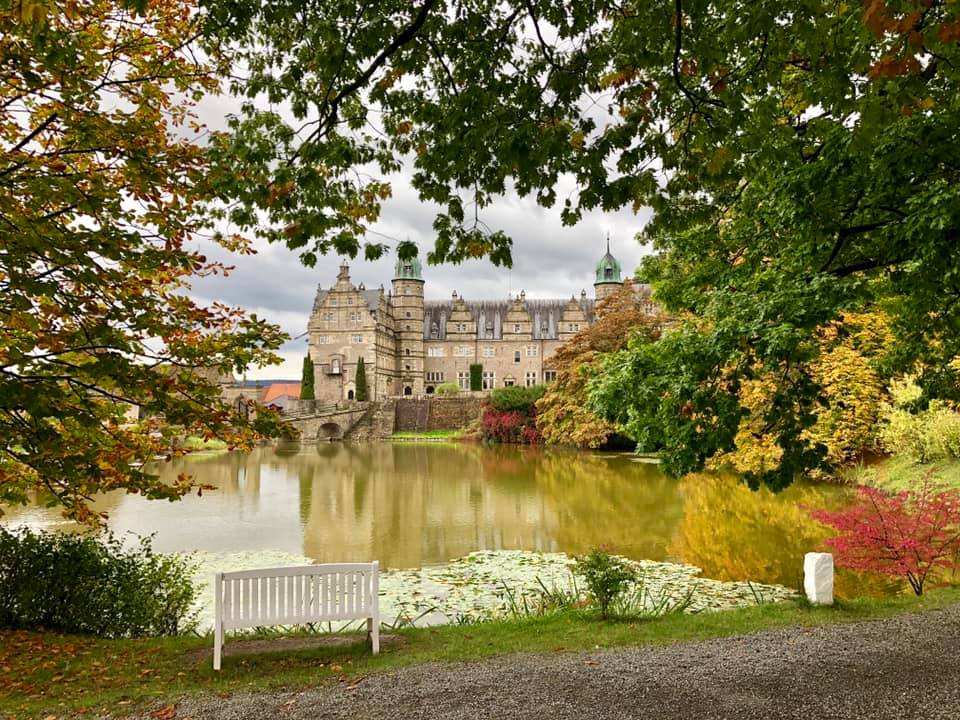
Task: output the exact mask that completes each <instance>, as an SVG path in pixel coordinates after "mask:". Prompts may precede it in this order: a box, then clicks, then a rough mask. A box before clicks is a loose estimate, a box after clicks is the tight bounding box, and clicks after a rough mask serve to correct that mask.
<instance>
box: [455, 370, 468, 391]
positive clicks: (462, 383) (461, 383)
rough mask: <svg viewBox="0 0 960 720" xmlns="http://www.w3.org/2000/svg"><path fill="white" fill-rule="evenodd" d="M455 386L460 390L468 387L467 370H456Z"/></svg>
mask: <svg viewBox="0 0 960 720" xmlns="http://www.w3.org/2000/svg"><path fill="white" fill-rule="evenodd" d="M457 387H458V388H460V389H461V390H469V389H470V373H468V372H458V373H457Z"/></svg>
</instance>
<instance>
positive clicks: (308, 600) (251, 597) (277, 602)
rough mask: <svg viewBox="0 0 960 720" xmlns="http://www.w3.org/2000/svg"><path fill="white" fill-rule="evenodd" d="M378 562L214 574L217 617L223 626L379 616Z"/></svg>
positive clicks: (258, 625)
mask: <svg viewBox="0 0 960 720" xmlns="http://www.w3.org/2000/svg"><path fill="white" fill-rule="evenodd" d="M378 570H379V568H378V563H376V562H373V563H345V564H341V565H304V566H302V567H285V568H267V569H263V570H242V571H239V572H227V573H217V575H216V579H215V583H214V593H215V594H214V601H215V608H214V612H215V619H214V621H215V622H217V623H222V627H223V629H224V630H231V629H235V628H245V627H261V626H263V627H265V626H267V625H302V624H305V623H312V622H321V621H327V620H355V619H362V618H374V619H376V620H377V621H379V615H380V614H379V612H378V604H377V595H378V594H379V574H378Z"/></svg>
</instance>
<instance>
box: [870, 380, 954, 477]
mask: <svg viewBox="0 0 960 720" xmlns="http://www.w3.org/2000/svg"><path fill="white" fill-rule="evenodd" d="M919 394H920V389H919V388H918V387H917V386H916V385H915V384H914V383H913V382H912V381H911V380H910V379H907V380H904V381H902V382H897V383H894V384H893V386H892V387H891V396H892V397H893V400H894V404H893V405H892V406H890V405H886V406H884V409H883V426H882V427H881V429H880V442H881V444H882V445H883V447H884V449H885V450H886V451H887V452H889V453H891V454H893V455H904V456H906V457H908V458H910V459H911V460H913V461H914V462H918V463H927V462H931V461H933V460H943V459H946V458H960V413H958V412H957V411H956V410H954V409H953V408H952V407H951V406H950V405H948V404H947V403H945V402H943V401H941V400H933V401H931V402H930V404H929V405H928V406H927V407H926V409H923V410H919V411H916V412H912V410H913V408H915V407H916V404H917V399H918V397H919Z"/></svg>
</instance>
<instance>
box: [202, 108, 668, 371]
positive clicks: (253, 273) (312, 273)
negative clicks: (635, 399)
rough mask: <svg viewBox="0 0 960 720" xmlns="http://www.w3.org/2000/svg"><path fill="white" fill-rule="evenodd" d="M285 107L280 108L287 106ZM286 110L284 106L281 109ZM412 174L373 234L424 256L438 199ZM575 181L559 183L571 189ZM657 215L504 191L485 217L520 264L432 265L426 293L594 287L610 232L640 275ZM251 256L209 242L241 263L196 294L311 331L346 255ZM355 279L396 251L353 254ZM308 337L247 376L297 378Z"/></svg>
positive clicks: (534, 293) (556, 291) (535, 292)
mask: <svg viewBox="0 0 960 720" xmlns="http://www.w3.org/2000/svg"><path fill="white" fill-rule="evenodd" d="M235 108H236V105H235V102H234V101H232V99H230V98H227V97H223V96H220V97H215V98H209V99H208V100H206V101H205V102H204V104H203V105H202V106H201V107H200V108H199V116H200V119H201V120H202V121H203V122H204V123H205V124H206V125H207V126H208V127H210V128H214V129H224V128H225V126H226V125H225V116H226V114H227V113H229V112H231V111H234V109H235ZM281 113H282V110H281ZM282 114H285V113H282ZM411 174H412V172H401V173H399V174H397V175H393V176H390V177H388V178H387V179H388V180H389V181H390V182H391V184H392V187H393V197H392V198H391V199H389V200H388V201H386V203H385V205H384V208H383V212H382V214H381V219H380V221H379V222H378V223H377V224H376V225H375V226H373V227H372V228H371V229H372V230H373V231H375V233H376V234H374V235H371V240H372V241H375V242H386V243H387V244H388V245H389V244H392V243H391V240H390V239H393V240H395V241H400V240H405V239H408V238H409V239H410V240H413V241H414V242H416V243H417V245H418V247H419V248H420V255H421V257H422V258H425V256H426V253H427V251H428V250H429V249H430V248H432V247H433V242H434V236H433V230H432V224H433V220H434V217H435V214H436V210H437V206H435V205H432V204H425V203H422V202H421V201H420V200H419V199H418V198H417V194H416V191H415V190H414V189H413V188H412V187H411V186H410V183H409V177H410V175H411ZM573 189H574V187H573V184H572V183H570V184H569V186H568V187H561V188H558V193H557V194H558V196H559V197H561V198H562V197H565V196H566V195H567V194H569V193H570V192H571V191H572V190H573ZM648 218H649V211H647V210H646V209H644V210H641V212H640V213H638V214H636V215H635V214H634V213H633V212H631V211H630V210H624V211H621V212H619V213H602V212H596V213H590V214H585V215H584V217H583V219H582V220H581V221H580V223H579V224H578V225H576V226H574V227H564V226H563V224H562V223H561V221H560V208H559V207H557V208H554V209H544V208H541V207H539V206H537V204H536V202H534V201H533V200H532V199H521V198H519V197H516V196H515V195H513V196H510V195H508V196H506V197H504V198H501V199H500V200H498V201H497V202H495V203H494V204H493V205H491V206H490V207H488V208H486V209H485V210H484V211H483V212H482V213H481V215H480V219H481V220H482V221H484V222H485V223H486V224H487V225H488V226H489V227H490V228H491V229H492V230H504V231H505V232H506V233H507V234H508V235H510V236H511V237H512V238H513V243H514V244H513V268H512V269H506V268H497V267H494V266H493V265H492V264H491V263H490V262H489V261H487V260H471V261H467V262H464V263H463V264H461V265H439V266H430V265H427V266H425V267H424V271H423V276H424V280H425V281H426V285H425V288H424V291H425V294H426V298H427V299H428V300H430V299H437V300H439V299H446V298H449V297H450V295H451V293H452V292H453V291H456V292H457V293H458V294H460V295H463V296H464V297H466V298H467V299H486V298H489V299H495V298H506V297H507V295H508V294H510V293H514V294H515V293H518V292H520V290H525V291H526V294H527V297H530V298H547V297H561V298H567V297H569V296H570V295H571V294H576V295H579V294H580V291H581V290H586V291H587V293H588V294H592V292H593V288H592V287H591V286H592V283H593V278H594V276H593V271H594V266H595V265H596V263H597V261H598V260H599V259H600V257H601V256H602V255H603V253H604V251H605V238H606V235H607V233H609V234H610V239H611V243H610V244H611V251H612V253H613V255H614V256H615V257H616V258H617V259H618V260H619V261H620V264H621V265H622V267H623V270H624V273H625V274H632V273H633V271H634V269H635V268H636V267H637V266H638V265H639V264H640V260H641V258H642V257H643V256H644V255H645V254H646V253H647V252H649V250H648V249H647V248H644V247H643V246H641V245H640V244H639V243H638V242H637V241H636V240H635V236H636V234H637V233H638V232H639V231H640V230H641V229H642V228H643V225H644V224H645V223H646V221H647V219H648ZM256 249H257V254H256V255H253V256H246V257H240V256H230V255H227V254H225V253H224V252H223V251H221V250H220V249H219V248H215V247H210V246H209V245H208V246H205V247H203V250H204V252H206V253H207V254H208V256H210V257H211V258H216V259H219V260H222V261H224V262H226V263H227V264H228V265H233V266H234V267H235V269H234V271H233V272H232V273H231V274H230V275H229V277H226V278H222V277H214V278H205V279H202V280H201V281H199V282H197V283H196V284H195V285H194V288H193V293H192V294H193V296H194V297H195V298H197V299H198V300H200V301H201V302H210V301H214V300H217V301H220V302H225V303H228V304H230V305H234V306H238V307H241V308H244V309H245V310H247V311H249V312H252V313H256V314H257V315H258V316H260V317H263V318H266V319H267V320H269V321H271V322H273V323H275V324H277V325H280V326H281V327H282V328H283V330H284V331H285V332H286V333H287V334H288V335H290V337H291V338H298V336H300V335H302V334H303V333H304V332H305V331H306V329H307V320H308V317H309V314H310V309H311V307H312V305H313V298H314V295H315V294H316V290H317V286H318V285H320V286H323V287H329V286H330V285H332V284H333V282H334V280H335V278H336V275H337V269H338V268H339V266H340V263H341V262H342V260H343V258H341V257H339V256H336V255H327V256H325V257H321V258H320V259H319V260H318V262H317V265H316V267H313V268H307V267H304V266H303V265H302V264H301V263H300V261H299V258H298V256H297V253H296V252H294V251H291V250H289V249H287V248H286V247H285V246H282V245H267V244H265V243H259V244H258V245H257V246H256ZM347 260H348V262H349V264H350V276H351V279H352V280H353V282H354V284H359V283H361V282H363V283H364V284H365V285H366V286H367V288H375V287H378V286H379V285H380V284H381V283H382V284H383V285H384V287H385V288H388V289H389V287H390V280H391V278H392V277H393V265H394V262H395V257H394V256H393V255H392V254H389V255H387V256H385V257H383V258H381V259H380V260H377V261H375V262H367V261H364V260H363V259H362V258H360V257H358V258H356V259H347ZM306 347H307V346H306V338H304V337H300V338H298V339H291V340H290V341H289V342H287V343H286V344H285V345H284V346H283V347H282V348H281V351H280V354H281V355H282V356H283V358H284V362H283V364H282V365H280V366H271V367H266V368H260V369H258V370H251V371H250V372H248V373H247V378H248V379H265V378H272V379H299V378H300V371H301V366H302V362H303V356H304V354H305V353H306Z"/></svg>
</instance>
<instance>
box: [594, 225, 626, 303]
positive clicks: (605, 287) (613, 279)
mask: <svg viewBox="0 0 960 720" xmlns="http://www.w3.org/2000/svg"><path fill="white" fill-rule="evenodd" d="M621 285H623V277H622V275H621V271H620V263H618V262H617V259H616V258H615V257H614V256H613V255H611V254H610V236H609V235H607V253H606V255H604V256H603V257H602V258H600V262H598V263H597V279H596V282H594V283H593V293H594V297H595V298H596V299H597V302H600V301H601V300H604V299H606V298H608V297H610V296H611V295H612V294H613V293H614V292H616V291H617V289H618V288H619V287H620V286H621Z"/></svg>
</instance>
